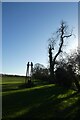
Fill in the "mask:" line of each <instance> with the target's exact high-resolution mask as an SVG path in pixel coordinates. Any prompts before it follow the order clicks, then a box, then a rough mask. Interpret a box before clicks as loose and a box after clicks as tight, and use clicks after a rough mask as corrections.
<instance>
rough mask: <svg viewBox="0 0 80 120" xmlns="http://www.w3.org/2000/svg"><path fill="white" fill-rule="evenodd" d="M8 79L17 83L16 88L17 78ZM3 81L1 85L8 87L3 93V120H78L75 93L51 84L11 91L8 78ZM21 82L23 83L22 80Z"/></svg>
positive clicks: (77, 101) (79, 108)
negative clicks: (19, 119) (23, 119)
mask: <svg viewBox="0 0 80 120" xmlns="http://www.w3.org/2000/svg"><path fill="white" fill-rule="evenodd" d="M10 79H14V81H17V84H16V86H18V80H19V78H10ZM22 79H23V78H22ZM3 81H4V83H3V85H6V86H7V85H9V86H8V87H7V88H6V90H5V89H4V91H3V120H5V119H7V120H11V118H14V119H15V118H16V119H18V118H26V119H30V118H31V120H33V119H37V120H50V119H54V120H55V119H57V118H58V119H60V118H61V119H66V120H76V119H77V120H78V118H79V115H80V103H79V100H80V97H79V94H77V93H76V92H75V91H73V90H67V89H65V88H62V87H60V86H57V85H52V84H49V85H39V86H37V87H32V88H25V89H15V90H13V89H9V87H13V84H12V83H11V82H10V81H9V79H8V78H7V81H6V80H5V78H4V79H3ZM22 81H23V82H22V83H24V79H23V80H22ZM5 83H6V84H5ZM19 83H20V81H19ZM6 86H5V87H6ZM5 87H3V88H5ZM7 89H8V90H7Z"/></svg>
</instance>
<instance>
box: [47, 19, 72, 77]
mask: <svg viewBox="0 0 80 120" xmlns="http://www.w3.org/2000/svg"><path fill="white" fill-rule="evenodd" d="M56 36H57V37H56V38H57V39H58V38H59V48H58V50H57V53H56V54H55V56H54V57H53V56H52V53H53V50H54V49H55V48H54V47H55V42H56V40H57V39H54V38H51V39H50V43H49V62H50V75H51V76H52V77H54V69H55V64H56V59H57V57H58V56H59V54H60V53H61V52H62V47H63V45H64V40H65V38H69V37H71V36H72V32H70V33H69V32H68V26H67V25H66V23H65V22H64V21H62V22H61V26H60V28H59V29H58V30H57V32H56Z"/></svg>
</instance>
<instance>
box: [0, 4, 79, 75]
mask: <svg viewBox="0 0 80 120" xmlns="http://www.w3.org/2000/svg"><path fill="white" fill-rule="evenodd" d="M2 20H3V23H2V33H3V35H2V38H3V39H2V55H3V56H2V60H3V73H8V74H19V75H20V74H21V75H25V73H26V63H27V62H28V61H32V62H33V63H34V64H35V63H41V64H43V65H45V66H47V64H48V48H47V45H48V39H49V38H50V37H51V35H52V33H53V32H55V31H56V30H57V28H58V27H59V26H60V22H61V20H64V21H66V22H67V23H68V25H69V26H70V27H71V28H72V27H74V28H75V29H74V33H75V35H76V38H75V39H72V41H70V42H69V44H70V46H71V47H70V49H72V48H74V47H75V45H77V41H78V40H77V33H78V30H77V29H78V3H77V2H75V3H73V2H72V3H70V2H69V3H66V2H65V3H61V2H60V3H59V2H58V3H55V2H53V3H49V2H48V3H47V2H46V3H35V2H33V3H32V2H31V3H27V2H26V3H17V2H16V3H3V5H2Z"/></svg>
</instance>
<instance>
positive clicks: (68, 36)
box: [63, 34, 72, 38]
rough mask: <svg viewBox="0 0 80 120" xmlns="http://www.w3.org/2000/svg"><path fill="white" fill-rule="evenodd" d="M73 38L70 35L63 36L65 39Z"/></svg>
mask: <svg viewBox="0 0 80 120" xmlns="http://www.w3.org/2000/svg"><path fill="white" fill-rule="evenodd" d="M71 36H72V34H70V35H65V36H63V38H68V37H71Z"/></svg>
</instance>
